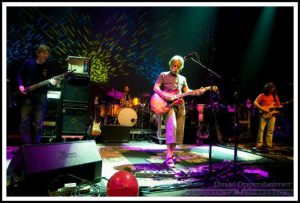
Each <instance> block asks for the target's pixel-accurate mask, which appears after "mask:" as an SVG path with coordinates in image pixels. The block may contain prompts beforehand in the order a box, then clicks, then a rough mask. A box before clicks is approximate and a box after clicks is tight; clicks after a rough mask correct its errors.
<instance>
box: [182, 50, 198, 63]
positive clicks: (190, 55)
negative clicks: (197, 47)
mask: <svg viewBox="0 0 300 203" xmlns="http://www.w3.org/2000/svg"><path fill="white" fill-rule="evenodd" d="M194 53H195V52H193V53H189V54H188V55H186V56H184V57H183V59H184V60H185V61H186V60H189V59H190V58H192V56H193V54H194Z"/></svg>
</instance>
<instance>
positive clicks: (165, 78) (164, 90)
mask: <svg viewBox="0 0 300 203" xmlns="http://www.w3.org/2000/svg"><path fill="white" fill-rule="evenodd" d="M169 67H170V71H167V72H162V73H160V75H159V76H158V78H157V80H156V82H155V84H154V88H153V90H154V92H155V93H156V94H158V95H159V96H160V97H161V98H162V99H163V100H165V101H167V102H170V103H172V102H173V101H174V99H176V98H175V95H176V94H179V93H182V92H189V91H191V90H190V89H189V88H188V84H187V81H186V78H185V77H184V76H182V75H180V74H179V72H180V71H181V70H182V69H183V67H184V59H183V57H181V56H178V55H175V56H173V57H172V58H171V60H170V61H169ZM171 106H172V107H171V108H170V109H168V111H167V112H163V113H162V116H163V119H164V121H165V127H166V145H167V153H166V160H165V162H164V163H165V165H166V166H167V167H175V163H176V162H178V161H179V160H178V159H177V158H176V156H175V155H174V151H175V148H176V145H177V144H182V143H183V134H184V124H185V106H184V101H183V100H182V99H181V100H176V101H175V103H172V105H171Z"/></svg>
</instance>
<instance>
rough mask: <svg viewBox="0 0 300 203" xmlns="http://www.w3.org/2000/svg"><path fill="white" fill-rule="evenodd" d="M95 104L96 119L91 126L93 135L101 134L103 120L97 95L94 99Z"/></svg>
mask: <svg viewBox="0 0 300 203" xmlns="http://www.w3.org/2000/svg"><path fill="white" fill-rule="evenodd" d="M94 105H95V114H94V121H93V124H92V128H91V136H94V137H96V136H99V135H100V134H101V129H100V127H101V122H100V120H99V116H98V115H99V107H98V97H95V100H94Z"/></svg>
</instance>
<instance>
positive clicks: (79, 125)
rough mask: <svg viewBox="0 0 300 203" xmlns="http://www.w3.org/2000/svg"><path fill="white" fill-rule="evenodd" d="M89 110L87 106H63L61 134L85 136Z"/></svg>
mask: <svg viewBox="0 0 300 203" xmlns="http://www.w3.org/2000/svg"><path fill="white" fill-rule="evenodd" d="M87 110H88V107H87V106H77V105H71V104H63V106H62V124H61V125H62V126H61V134H74V135H85V134H86V127H87V122H88V115H87V114H88V113H87V112H88V111H87Z"/></svg>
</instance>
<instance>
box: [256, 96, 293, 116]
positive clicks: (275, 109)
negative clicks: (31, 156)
mask: <svg viewBox="0 0 300 203" xmlns="http://www.w3.org/2000/svg"><path fill="white" fill-rule="evenodd" d="M291 102H293V99H291V100H289V101H287V102H283V103H281V106H274V104H272V105H270V106H266V107H265V108H268V109H269V112H266V113H264V112H263V111H262V110H260V113H261V116H262V117H263V118H264V119H269V118H271V117H272V116H274V115H276V114H278V113H279V112H280V111H279V110H280V109H282V108H283V106H285V105H287V104H289V103H291Z"/></svg>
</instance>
